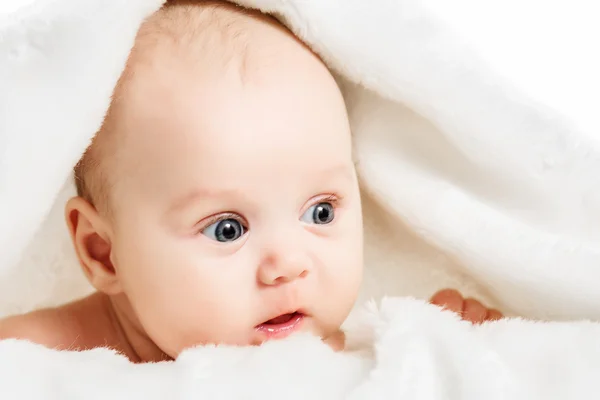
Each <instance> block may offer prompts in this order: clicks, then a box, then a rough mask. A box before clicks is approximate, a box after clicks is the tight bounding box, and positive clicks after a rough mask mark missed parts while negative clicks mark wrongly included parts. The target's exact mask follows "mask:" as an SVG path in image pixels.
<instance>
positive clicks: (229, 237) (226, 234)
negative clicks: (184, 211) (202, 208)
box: [202, 218, 246, 242]
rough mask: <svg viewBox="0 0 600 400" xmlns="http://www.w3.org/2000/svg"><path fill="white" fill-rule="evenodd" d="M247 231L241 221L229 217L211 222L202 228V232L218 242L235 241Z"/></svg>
mask: <svg viewBox="0 0 600 400" xmlns="http://www.w3.org/2000/svg"><path fill="white" fill-rule="evenodd" d="M244 233H246V228H245V227H244V225H242V224H241V222H240V221H238V220H236V219H233V218H227V219H223V220H221V221H217V222H215V223H213V224H210V225H209V226H207V227H206V228H204V229H203V230H202V234H203V235H205V236H207V237H209V238H211V239H213V240H216V241H218V242H234V241H236V240H238V239H239V238H241V237H242V236H243V235H244Z"/></svg>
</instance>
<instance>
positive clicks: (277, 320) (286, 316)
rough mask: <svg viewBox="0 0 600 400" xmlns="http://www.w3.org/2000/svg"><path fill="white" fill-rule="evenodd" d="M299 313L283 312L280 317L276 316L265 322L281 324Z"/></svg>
mask: <svg viewBox="0 0 600 400" xmlns="http://www.w3.org/2000/svg"><path fill="white" fill-rule="evenodd" d="M296 314H298V313H295V312H293V313H290V314H283V315H280V316H279V317H275V318H273V319H270V320H268V321H266V322H263V324H264V325H279V324H285V323H286V322H288V321H289V320H290V319H292V318H293V317H294V315H296Z"/></svg>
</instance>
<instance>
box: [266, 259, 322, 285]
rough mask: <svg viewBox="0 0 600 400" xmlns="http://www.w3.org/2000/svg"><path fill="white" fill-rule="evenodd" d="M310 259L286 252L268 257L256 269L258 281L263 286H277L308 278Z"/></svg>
mask: <svg viewBox="0 0 600 400" xmlns="http://www.w3.org/2000/svg"><path fill="white" fill-rule="evenodd" d="M310 263H311V261H310V257H308V255H306V254H303V253H300V252H296V253H291V252H286V254H278V255H273V256H271V257H268V258H267V259H265V260H264V262H263V263H261V265H260V267H259V269H258V279H259V280H260V282H261V283H263V284H265V285H271V286H272V285H279V284H283V283H287V282H291V281H294V280H296V279H302V278H305V277H306V276H308V274H309V270H310V269H311V268H310Z"/></svg>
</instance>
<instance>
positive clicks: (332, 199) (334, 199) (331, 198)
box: [315, 194, 344, 207]
mask: <svg viewBox="0 0 600 400" xmlns="http://www.w3.org/2000/svg"><path fill="white" fill-rule="evenodd" d="M343 199H344V198H343V197H341V196H337V195H335V194H329V195H327V197H323V198H320V199H318V200H317V201H316V202H315V203H331V205H332V206H334V207H337V206H338V205H339V204H340V203H341V202H342V200H343Z"/></svg>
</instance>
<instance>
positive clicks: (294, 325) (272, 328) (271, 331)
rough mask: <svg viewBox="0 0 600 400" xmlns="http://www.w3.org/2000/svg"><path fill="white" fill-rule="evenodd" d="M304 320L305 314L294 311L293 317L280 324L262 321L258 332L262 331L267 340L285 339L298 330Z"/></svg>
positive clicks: (257, 328)
mask: <svg viewBox="0 0 600 400" xmlns="http://www.w3.org/2000/svg"><path fill="white" fill-rule="evenodd" d="M303 321H304V314H301V313H293V314H291V318H290V319H289V320H288V321H286V322H283V323H279V324H267V323H262V324H260V325H258V326H257V327H256V330H257V332H259V333H261V334H262V335H263V336H265V338H266V339H267V340H270V339H283V338H284V337H286V336H289V335H290V334H292V333H293V332H295V331H297V330H298V329H299V328H300V326H301V325H302V322H303Z"/></svg>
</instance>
